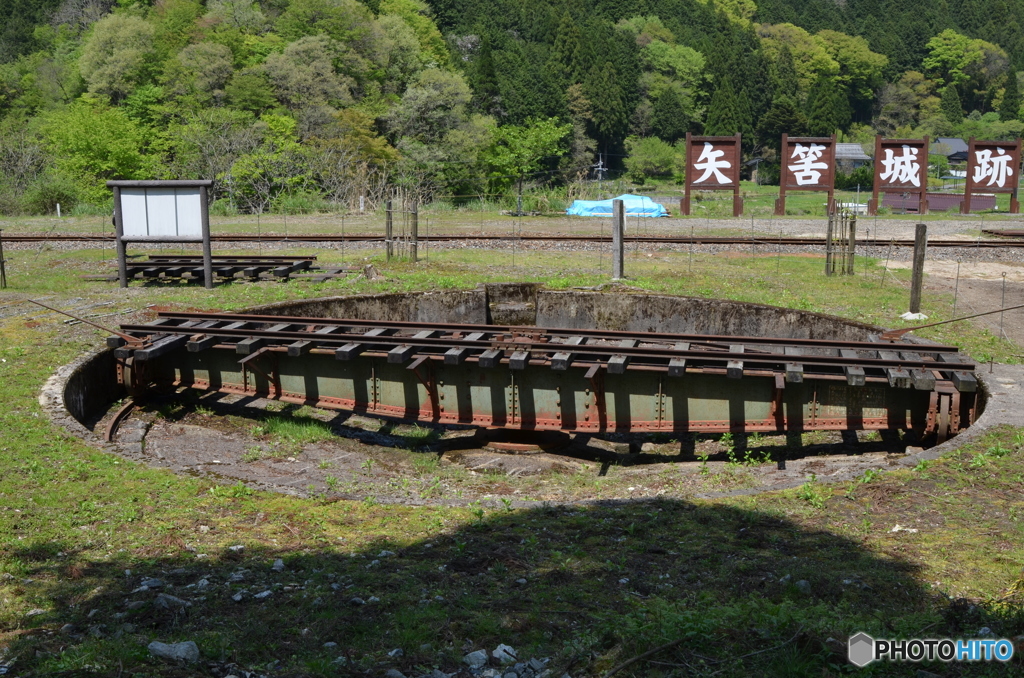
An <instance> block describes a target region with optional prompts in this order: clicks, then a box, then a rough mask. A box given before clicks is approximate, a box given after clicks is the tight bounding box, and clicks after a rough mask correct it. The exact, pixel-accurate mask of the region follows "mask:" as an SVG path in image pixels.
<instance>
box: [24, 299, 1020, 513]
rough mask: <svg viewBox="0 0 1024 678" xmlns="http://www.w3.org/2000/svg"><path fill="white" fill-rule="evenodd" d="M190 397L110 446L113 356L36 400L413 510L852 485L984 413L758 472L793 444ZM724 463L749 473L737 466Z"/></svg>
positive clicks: (566, 303)
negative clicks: (481, 428)
mask: <svg viewBox="0 0 1024 678" xmlns="http://www.w3.org/2000/svg"><path fill="white" fill-rule="evenodd" d="M247 312H250V313H259V314H265V315H282V316H298V317H311V318H312V317H332V318H356V319H363V320H374V319H376V320H389V321H416V322H447V323H476V324H497V325H517V326H522V325H537V326H541V327H558V328H571V329H608V330H627V331H639V332H671V333H692V334H705V335H745V336H771V337H784V338H805V339H835V340H852V341H865V340H867V339H868V337H869V335H870V334H873V333H877V332H879V331H880V329H879V328H877V327H873V326H870V325H866V324H863V323H857V322H854V321H850V320H846V319H843V318H838V317H834V316H827V315H822V314H818V313H810V312H807V311H800V310H795V309H788V308H779V307H773V306H765V305H760V304H746V303H740V302H735V301H729V300H721V299H702V298H693V297H675V296H668V295H655V294H641V293H629V292H622V291H579V290H573V291H563V290H549V289H545V288H544V287H542V286H540V285H536V284H526V283H509V284H497V285H481V286H479V287H477V288H476V289H473V290H451V291H438V292H422V293H402V294H379V295H361V296H345V297H329V298H323V299H314V300H302V301H290V302H283V303H278V304H273V305H268V306H261V307H256V308H252V309H249V310H248V311H247ZM911 340H913V339H911ZM980 376H982V377H983V379H982V386H983V394H990V393H991V392H992V387H993V385H994V386H995V388H996V389H997V390H998V389H1000V388H1003V390H1004V391H1006V390H1010V389H1012V387H1010V386H1006V384H1004V383H1003V382H1004V381H1007V380H1009V381H1011V382H1012V381H1013V380H1012V379H1009V378H1008V377H1007V376H1006V375H1003V377H1000V381H999V383H996V382H995V381H993V377H992V376H989V375H980ZM995 376H997V377H998V376H999V375H995ZM1022 376H1024V375H1022ZM986 377H987V378H986ZM190 395H194V394H189V393H185V394H178V395H172V396H170V400H168V401H166V402H162V403H160V402H157V403H155V404H152V406H150V407H145V408H141V409H140V410H137V411H136V413H135V414H133V415H132V416H131V417H130V418H129V419H128V420H127V421H126V422H125V423H123V424H122V425H121V427H120V428H119V432H118V435H117V436H116V438H115V440H114V442H112V443H104V442H103V441H102V440H101V432H102V430H103V428H104V423H105V421H106V420H107V419H109V417H110V416H111V413H110V410H111V405H112V404H113V403H115V402H117V401H119V400H120V399H122V398H123V397H124V396H125V393H124V391H123V390H122V389H121V388H120V386H119V385H118V384H117V382H116V378H115V370H114V361H113V355H112V351H110V350H106V349H105V350H101V351H97V352H94V353H91V354H89V355H87V356H84V357H82V358H81V359H79V360H77V361H75V362H74V363H72V364H70V365H67V366H65V367H63V368H61V369H60V370H59V371H58V372H57V374H55V375H54V376H53V377H52V378H51V379H50V380H49V382H47V385H46V387H45V388H44V390H43V394H42V396H41V398H40V400H41V401H42V403H43V404H44V406H45V407H46V409H47V410H48V411H49V412H50V414H51V416H52V417H53V418H54V420H55V421H56V422H57V423H59V424H61V425H63V426H64V427H66V428H68V429H69V430H71V431H73V432H75V433H77V434H79V435H81V436H82V437H83V438H86V439H89V440H90V441H91V442H93V443H96V444H100V445H102V446H104V447H106V448H107V449H109V450H110V451H112V452H114V453H117V454H121V455H123V456H126V457H129V458H132V459H136V460H139V461H142V462H145V463H148V464H151V465H156V466H164V467H168V468H171V469H173V470H176V471H181V472H190V473H195V472H201V473H206V474H209V475H210V476H211V477H214V478H216V479H217V480H218V481H223V482H229V483H233V482H238V481H241V482H244V483H247V484H250V485H253V486H257V487H263V488H266V489H272V490H275V491H281V492H287V493H292V494H299V495H309V494H319V495H328V496H336V497H339V498H350V499H357V498H365V497H367V496H373V497H375V498H376V499H377V500H378V501H383V502H392V503H408V504H424V503H434V504H465V503H469V502H473V501H482V502H483V503H485V504H486V503H489V502H490V503H495V504H497V503H498V501H499V500H501V501H502V502H503V503H507V502H509V501H511V502H512V504H515V505H529V504H531V503H534V502H536V501H548V502H562V503H565V502H576V501H589V500H607V499H626V498H628V499H638V498H644V497H652V496H660V495H667V496H688V497H710V496H721V495H734V494H752V493H756V492H761V491H765V490H774V489H781V488H787V487H795V486H798V485H800V484H802V483H803V482H805V481H806V479H807V477H808V476H810V475H811V474H814V476H815V477H816V478H817V479H818V480H819V481H822V482H829V481H839V480H848V479H851V478H853V477H856V476H858V475H861V474H863V473H864V472H865V471H866V470H868V469H873V470H879V469H884V468H886V467H889V466H906V465H914V464H916V463H917V461H918V460H920V459H922V458H934V457H935V456H938V455H939V454H941V453H942V452H943V451H944V450H946V449H947V448H951V447H954V446H956V445H958V444H960V443H962V442H963V441H964V440H966V439H968V438H975V437H976V436H977V434H978V433H979V432H980V430H981V429H982V428H984V427H985V425H986V419H989V418H990V417H989V416H988V414H987V413H986V414H984V415H983V416H982V417H981V418H980V419H979V421H978V422H977V423H976V424H975V426H973V427H972V428H971V429H969V430H968V431H967V432H965V433H962V434H961V435H960V436H958V437H957V438H956V439H954V440H951V441H947V443H944V444H943V445H940V446H937V447H934V448H931V449H929V450H923V449H922V448H919V447H908V446H907V444H906V443H905V442H903V441H901V440H900V439H899V436H892V435H881V436H879V435H877V434H868V435H861V436H860V439H859V440H858V439H857V437H856V436H853V435H851V434H846V435H840V434H838V433H836V434H821V433H815V434H808V435H809V436H810V439H809V440H808V439H807V436H805V440H804V442H803V445H804V446H803V448H802V449H801V450H800V454H799V455H798V456H797V458H793V455H787V456H788V459H787V461H786V462H785V463H784V464H778V463H764V460H765V459H766V458H768V456H769V455H768V452H766V450H768V449H769V448H771V446H772V445H773V444H775V445H778V444H780V441H779V440H778V439H781V440H782V444H784V441H785V436H751V437H747V436H743V435H738V436H735V437H729V436H727V437H726V438H725V439H723V437H722V436H720V435H700V434H697V435H690V434H683V435H681V436H676V437H670V436H669V435H666V434H609V435H601V436H597V435H589V434H588V435H582V434H579V435H567V434H563V435H561V436H560V435H559V434H555V436H554V437H553V438H551V439H550V440H552V441H553V442H552V445H553V446H554V448H556V449H557V452H549V451H544V450H549V449H552V448H551V447H549V446H548V445H541V447H542V448H543V449H542V450H541V451H540V452H539V453H536V454H529V455H522V454H519V455H517V454H508V453H505V452H507V451H508V450H509V449H510V448H513V447H515V446H508V445H506V446H501V445H498V446H497V447H498V448H500V449H496V448H495V445H494V443H493V439H492V438H490V437H488V436H483V435H481V432H478V431H474V430H472V429H467V428H465V427H447V428H438V429H436V430H431V429H427V428H421V427H408V426H404V425H402V424H401V423H397V422H389V421H386V420H384V419H380V418H374V417H364V416H355V415H351V414H348V413H338V412H334V411H322V410H312V409H311V408H302V410H301V411H296V410H298V408H296V407H293V406H286V407H284V408H282V407H281V404H280V403H272V402H267V401H264V400H256V401H252V399H247V398H240V397H231V396H223V394H203V395H199V396H196V397H189V396H190ZM1004 395H1005V394H1004ZM158 400H159V399H158ZM161 404H162V405H163V406H164V407H162V408H161V407H159V405H161ZM200 406H201V407H200ZM282 409H283V410H289V411H290V412H291V414H290V415H287V416H291V417H293V418H294V417H298V418H299V419H301V421H303V422H305V423H310V422H314V426H315V427H318V428H317V430H320V431H329V434H328V436H327V437H326V438H324V437H323V436H316V435H313V436H311V437H310V440H309V441H307V442H305V443H288V442H287V441H285V442H284V443H282V441H280V440H278V441H277V442H274V441H273V440H272V438H273V436H272V435H270V436H268V435H267V434H266V430H267V427H266V421H267V420H268V418H280V417H283V416H286V414H287V413H285V412H281V410H282ZM997 409H999V408H997ZM168 411H170V412H171V414H170V415H168V414H167V413H168ZM219 415H222V416H219ZM261 422H262V423H261ZM317 422H318V423H317ZM260 426H263V428H260ZM748 451H749V454H748ZM854 452H856V454H854ZM730 453H731V454H730ZM730 458H731V459H732V460H733V461H734V462H735V461H736V460H737V459H739V460H741V461H745V462H747V463H740V464H737V463H728V462H729V459H730ZM772 458H777V455H772ZM757 461H761V462H762V463H755V462H757Z"/></svg>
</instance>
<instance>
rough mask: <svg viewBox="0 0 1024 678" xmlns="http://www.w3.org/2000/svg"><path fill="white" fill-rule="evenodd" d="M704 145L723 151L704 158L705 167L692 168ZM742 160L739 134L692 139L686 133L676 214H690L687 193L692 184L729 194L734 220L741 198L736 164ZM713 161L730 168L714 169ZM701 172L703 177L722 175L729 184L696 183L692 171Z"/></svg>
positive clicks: (741, 202)
mask: <svg viewBox="0 0 1024 678" xmlns="http://www.w3.org/2000/svg"><path fill="white" fill-rule="evenodd" d="M704 144H712V145H713V146H714V150H715V151H724V155H723V156H722V157H721V158H709V159H706V162H705V163H704V164H705V165H708V167H707V168H705V167H701V168H695V165H696V164H697V163H698V162H701V160H702V158H701V154H703V153H704V149H705V148H706V147H705V146H704ZM742 159H743V146H742V144H741V137H740V135H739V134H737V135H736V136H732V137H695V136H692V135H691V134H690V133H689V132H687V133H686V181H685V183H684V187H683V199H682V200H681V201H679V211H680V212H681V213H682V214H684V215H689V214H690V191H691V189H692V187H693V186H694V184H695V183H696V185H697V188H698V189H700V190H704V191H730V190H731V191H732V215H733V216H734V217H738V216H740V215H741V214H743V198H741V197H740V161H741V160H742ZM716 161H727V162H729V164H730V167H728V168H726V167H715V163H716ZM695 169H703V170H705V174H708V173H714V174H715V175H721V176H725V177H726V178H727V179H729V181H727V182H725V183H722V182H718V183H714V184H707V185H703V184H700V183H697V182H699V181H700V179H695V178H694V173H695V172H694V170H695Z"/></svg>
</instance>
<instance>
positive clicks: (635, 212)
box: [565, 193, 668, 217]
mask: <svg viewBox="0 0 1024 678" xmlns="http://www.w3.org/2000/svg"><path fill="white" fill-rule="evenodd" d="M612 200H621V201H622V202H623V203H624V205H623V206H624V207H625V208H626V215H627V216H640V217H667V216H668V210H666V209H665V208H664V207H663V206H662V205H659V204H658V203H656V202H654V201H653V200H651V199H650V198H648V197H647V196H644V195H630V194H629V193H625V194H623V195H620V196H618V197H615V198H612ZM565 213H566V214H575V215H576V216H580V217H610V216H611V215H612V201H611V200H574V201H573V203H572V207H570V208H569V209H567V210H565Z"/></svg>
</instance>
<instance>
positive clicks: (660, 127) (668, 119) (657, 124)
mask: <svg viewBox="0 0 1024 678" xmlns="http://www.w3.org/2000/svg"><path fill="white" fill-rule="evenodd" d="M689 126H690V118H689V115H688V114H687V107H686V105H685V104H684V102H683V100H682V99H681V98H680V97H679V94H678V93H677V92H676V88H675V87H666V88H665V89H664V91H662V93H661V95H660V96H658V97H657V98H656V99H655V100H654V111H653V115H652V116H651V129H652V130H653V131H654V134H655V135H656V136H657V137H659V138H661V139H663V140H665V141H667V142H668V143H670V144H673V143H675V142H676V140H677V139H679V138H680V137H684V136H686V130H687V129H688V128H689Z"/></svg>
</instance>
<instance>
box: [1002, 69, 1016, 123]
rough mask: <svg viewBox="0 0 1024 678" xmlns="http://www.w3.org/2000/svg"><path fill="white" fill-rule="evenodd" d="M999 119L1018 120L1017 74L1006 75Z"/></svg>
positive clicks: (1011, 72)
mask: <svg viewBox="0 0 1024 678" xmlns="http://www.w3.org/2000/svg"><path fill="white" fill-rule="evenodd" d="M999 119H1000V120H1003V121H1006V120H1019V119H1020V90H1019V89H1018V87H1017V74H1016V73H1014V72H1013V71H1010V72H1009V73H1007V74H1006V90H1005V91H1003V105H1002V106H1000V107H999Z"/></svg>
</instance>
